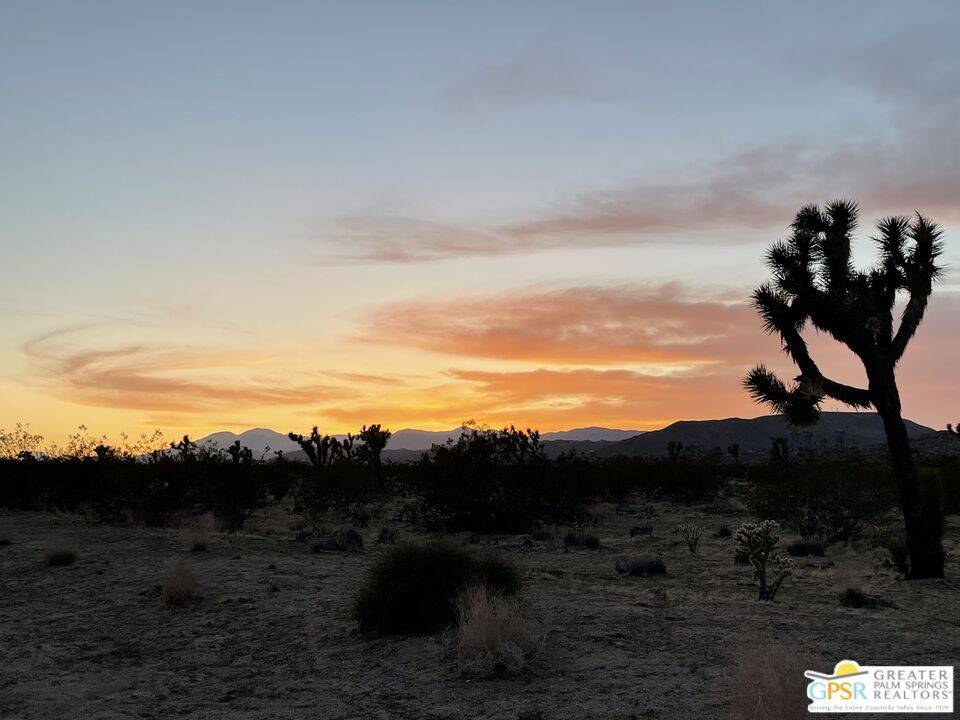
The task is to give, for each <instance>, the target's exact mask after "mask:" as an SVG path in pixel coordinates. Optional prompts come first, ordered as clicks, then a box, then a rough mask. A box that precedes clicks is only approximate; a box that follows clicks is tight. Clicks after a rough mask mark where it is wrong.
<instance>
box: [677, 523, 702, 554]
mask: <svg viewBox="0 0 960 720" xmlns="http://www.w3.org/2000/svg"><path fill="white" fill-rule="evenodd" d="M703 530H704V529H703V528H702V527H700V526H699V525H680V526H679V527H678V528H677V532H678V533H680V537H682V538H683V541H684V542H685V543H686V544H687V547H688V548H689V549H690V552H692V553H696V552H697V548H698V547H700V537H701V536H702V535H703Z"/></svg>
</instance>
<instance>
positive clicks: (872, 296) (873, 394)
mask: <svg viewBox="0 0 960 720" xmlns="http://www.w3.org/2000/svg"><path fill="white" fill-rule="evenodd" d="M857 215H858V208H857V206H856V204H855V203H853V202H850V201H846V200H841V201H837V202H833V203H831V204H829V205H828V206H827V207H826V208H825V209H823V210H821V209H820V208H819V207H816V206H808V207H805V208H803V209H802V210H800V212H798V213H797V216H796V218H795V219H794V221H793V224H792V226H791V229H792V233H791V235H790V238H789V239H788V240H787V241H785V242H783V241H781V242H777V243H775V244H774V245H772V246H771V247H770V248H769V250H768V251H767V256H766V259H767V264H768V265H769V267H770V268H771V270H772V271H773V280H772V282H771V283H768V284H764V285H761V286H760V287H759V288H758V289H757V290H756V291H755V292H754V294H753V302H754V305H755V307H756V308H757V310H758V311H759V313H760V315H761V317H762V318H763V320H764V325H765V328H766V330H767V331H768V332H770V333H777V334H778V335H779V336H780V339H781V341H782V343H783V347H784V350H785V351H786V352H787V354H788V355H789V356H790V358H791V360H793V362H794V363H795V364H796V365H797V367H798V368H799V370H800V374H799V375H798V376H797V377H796V379H795V381H794V382H793V384H792V385H790V386H789V387H788V386H787V385H785V384H784V383H783V382H782V381H781V380H780V379H779V378H778V377H777V376H776V375H774V374H773V373H772V372H770V371H769V370H767V369H766V368H765V367H764V366H763V365H758V366H757V367H756V368H754V369H753V370H751V371H750V373H749V374H748V375H747V377H746V379H745V380H744V384H745V386H746V387H747V389H748V390H749V391H750V393H751V394H752V395H753V397H754V399H756V400H757V401H758V402H764V403H767V404H768V405H770V406H771V407H772V408H773V409H774V410H775V411H776V412H778V413H783V414H784V415H786V416H787V417H788V418H789V419H790V420H791V421H792V422H793V423H794V424H795V425H805V424H812V423H815V422H816V421H817V420H818V419H819V417H820V403H821V402H822V401H823V400H824V398H831V399H833V400H836V401H839V402H841V403H844V404H846V405H849V406H851V407H854V408H869V407H871V406H872V407H874V408H876V411H877V413H878V414H879V415H880V417H881V419H882V420H883V427H884V431H885V433H886V438H887V446H888V447H889V449H890V455H891V458H892V460H893V466H894V471H895V474H896V478H897V484H898V488H899V494H900V504H901V507H902V509H903V516H904V524H905V526H906V545H907V553H908V555H909V560H910V570H909V574H908V577H910V578H929V577H943V545H942V544H941V536H942V530H941V528H942V524H941V522H940V520H939V518H938V517H937V513H936V510H934V509H933V507H932V503H930V502H925V498H924V497H923V493H922V489H921V486H920V480H919V476H918V473H917V467H916V465H915V464H914V459H913V454H912V452H911V447H910V439H909V437H908V436H907V428H906V426H905V425H904V422H903V417H902V415H901V410H900V393H899V391H898V389H897V378H896V367H897V363H898V362H899V360H900V358H901V357H903V353H904V351H905V350H906V349H907V345H908V344H909V342H910V340H911V338H913V335H914V333H916V331H917V328H918V327H919V325H920V321H921V320H923V315H924V311H925V310H926V308H927V300H928V298H929V297H930V293H931V292H932V290H933V283H934V281H935V280H937V279H938V278H939V276H940V275H941V272H942V269H941V267H940V266H939V265H938V264H937V258H938V257H939V255H940V253H941V252H942V243H941V240H940V236H941V231H940V229H939V228H938V227H937V225H936V224H934V223H933V222H931V221H930V220H928V219H927V218H925V217H923V216H922V215H920V214H919V213H918V214H917V215H916V216H915V217H913V218H906V217H890V218H886V219H884V220H882V221H881V222H880V223H879V225H878V230H879V236H878V237H876V238H874V241H875V242H876V244H877V246H878V249H879V254H880V262H879V263H878V264H877V265H876V266H875V267H874V268H873V269H871V270H870V271H869V272H861V271H859V270H856V269H855V268H854V267H853V264H852V262H851V259H850V238H851V234H852V233H853V230H854V228H855V227H856V224H857ZM901 291H902V292H904V293H905V294H906V298H905V299H906V304H905V305H904V309H903V313H902V315H901V317H900V323H899V326H897V327H894V319H893V312H894V306H895V305H896V303H897V296H898V293H900V292H901ZM808 322H809V323H810V324H812V325H813V327H814V328H816V329H817V330H819V331H821V332H825V333H827V334H829V335H830V336H832V337H833V338H834V339H835V340H837V341H838V342H841V343H843V344H844V345H846V346H847V347H848V348H849V349H850V350H851V351H852V352H853V353H854V354H855V355H856V356H857V357H858V358H859V359H860V361H861V362H862V363H863V367H864V370H865V371H866V377H867V387H866V388H858V387H851V386H850V385H845V384H843V383H839V382H835V381H833V380H831V379H829V378H827V377H825V376H824V375H823V373H822V372H821V371H820V368H819V367H818V366H817V364H816V362H815V361H814V360H813V358H812V357H811V356H810V352H809V351H808V349H807V344H806V342H805V341H804V339H803V336H802V334H801V333H802V330H803V329H804V327H805V326H806V325H807V323H808Z"/></svg>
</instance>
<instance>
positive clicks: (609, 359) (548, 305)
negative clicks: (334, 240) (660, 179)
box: [360, 283, 770, 365]
mask: <svg viewBox="0 0 960 720" xmlns="http://www.w3.org/2000/svg"><path fill="white" fill-rule="evenodd" d="M747 294H748V293H747V291H746V290H744V291H743V292H741V293H737V294H735V295H734V294H713V295H705V296H698V294H697V293H695V292H693V291H692V290H691V289H690V288H687V287H685V286H683V285H680V284H678V283H672V284H665V285H653V286H647V285H629V286H619V287H596V286H588V287H573V288H564V289H560V290H548V291H523V292H517V293H513V294H507V295H501V296H496V297H477V298H458V299H452V300H449V301H444V302H433V301H415V302H408V303H401V304H396V305H389V306H386V307H381V308H378V309H376V310H375V311H374V312H373V313H371V314H370V315H369V316H368V317H367V318H366V319H365V322H364V325H363V330H362V334H361V336H360V338H361V339H362V340H363V341H364V342H367V343H375V344H383V343H387V344H394V345H400V346H404V347H412V348H417V349H420V350H427V351H430V352H434V353H442V354H446V355H460V356H467V357H477V358H492V359H498V360H523V361H532V362H541V363H549V364H581V365H583V364H587V365H610V364H621V365H622V364H659V365H670V364H675V365H689V364H698V363H711V362H717V361H718V360H719V359H721V358H724V359H727V360H729V359H731V355H734V354H735V355H736V357H737V358H739V359H741V360H744V359H746V358H748V357H750V356H751V355H755V354H757V353H759V352H760V351H761V349H767V348H769V347H770V343H769V342H767V341H765V338H764V336H763V334H762V333H761V332H759V330H758V323H757V322H756V318H755V314H754V312H753V311H752V310H751V309H750V308H749V307H748V306H747V305H746V304H745V303H744V302H743V298H745V297H746V296H747Z"/></svg>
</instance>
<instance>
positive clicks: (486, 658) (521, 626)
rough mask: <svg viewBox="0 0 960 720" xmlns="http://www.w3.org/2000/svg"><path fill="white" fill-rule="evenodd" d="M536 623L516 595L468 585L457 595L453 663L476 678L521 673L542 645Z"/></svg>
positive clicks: (540, 633)
mask: <svg viewBox="0 0 960 720" xmlns="http://www.w3.org/2000/svg"><path fill="white" fill-rule="evenodd" d="M543 639H544V636H543V632H542V630H541V628H540V625H539V624H538V623H536V622H535V621H534V620H532V619H530V618H529V617H528V616H527V615H526V613H525V612H524V609H523V605H522V604H521V603H520V600H519V599H518V598H516V597H507V596H504V595H501V594H499V593H496V592H493V591H491V590H490V588H489V587H487V586H486V585H482V584H477V585H471V586H470V587H468V588H467V589H466V590H464V591H463V593H461V594H460V596H459V598H458V599H457V628H456V631H455V635H454V640H453V642H454V648H455V651H456V657H457V666H458V667H459V668H460V672H462V673H463V674H464V675H467V676H470V677H477V678H490V677H499V678H503V677H515V676H517V675H521V674H523V673H524V672H525V671H526V670H527V669H528V667H529V663H530V660H531V659H532V658H533V657H534V656H536V654H537V653H538V652H539V651H540V649H541V648H542V646H543Z"/></svg>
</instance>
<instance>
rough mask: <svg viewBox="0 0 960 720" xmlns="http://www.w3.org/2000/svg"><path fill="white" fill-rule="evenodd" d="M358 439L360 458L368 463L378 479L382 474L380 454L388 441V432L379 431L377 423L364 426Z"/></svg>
mask: <svg viewBox="0 0 960 720" xmlns="http://www.w3.org/2000/svg"><path fill="white" fill-rule="evenodd" d="M359 437H360V442H361V443H362V444H361V446H360V454H361V456H362V457H363V459H364V460H366V461H367V462H369V463H370V465H371V466H372V467H373V469H374V470H375V471H376V473H377V477H380V476H381V473H382V461H381V453H383V449H384V448H385V447H386V446H387V441H388V440H389V439H390V431H389V430H381V429H380V425H379V423H378V424H375V425H370V426H369V427H367V426H366V425H364V426H363V427H362V428H361V429H360V435H359Z"/></svg>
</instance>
